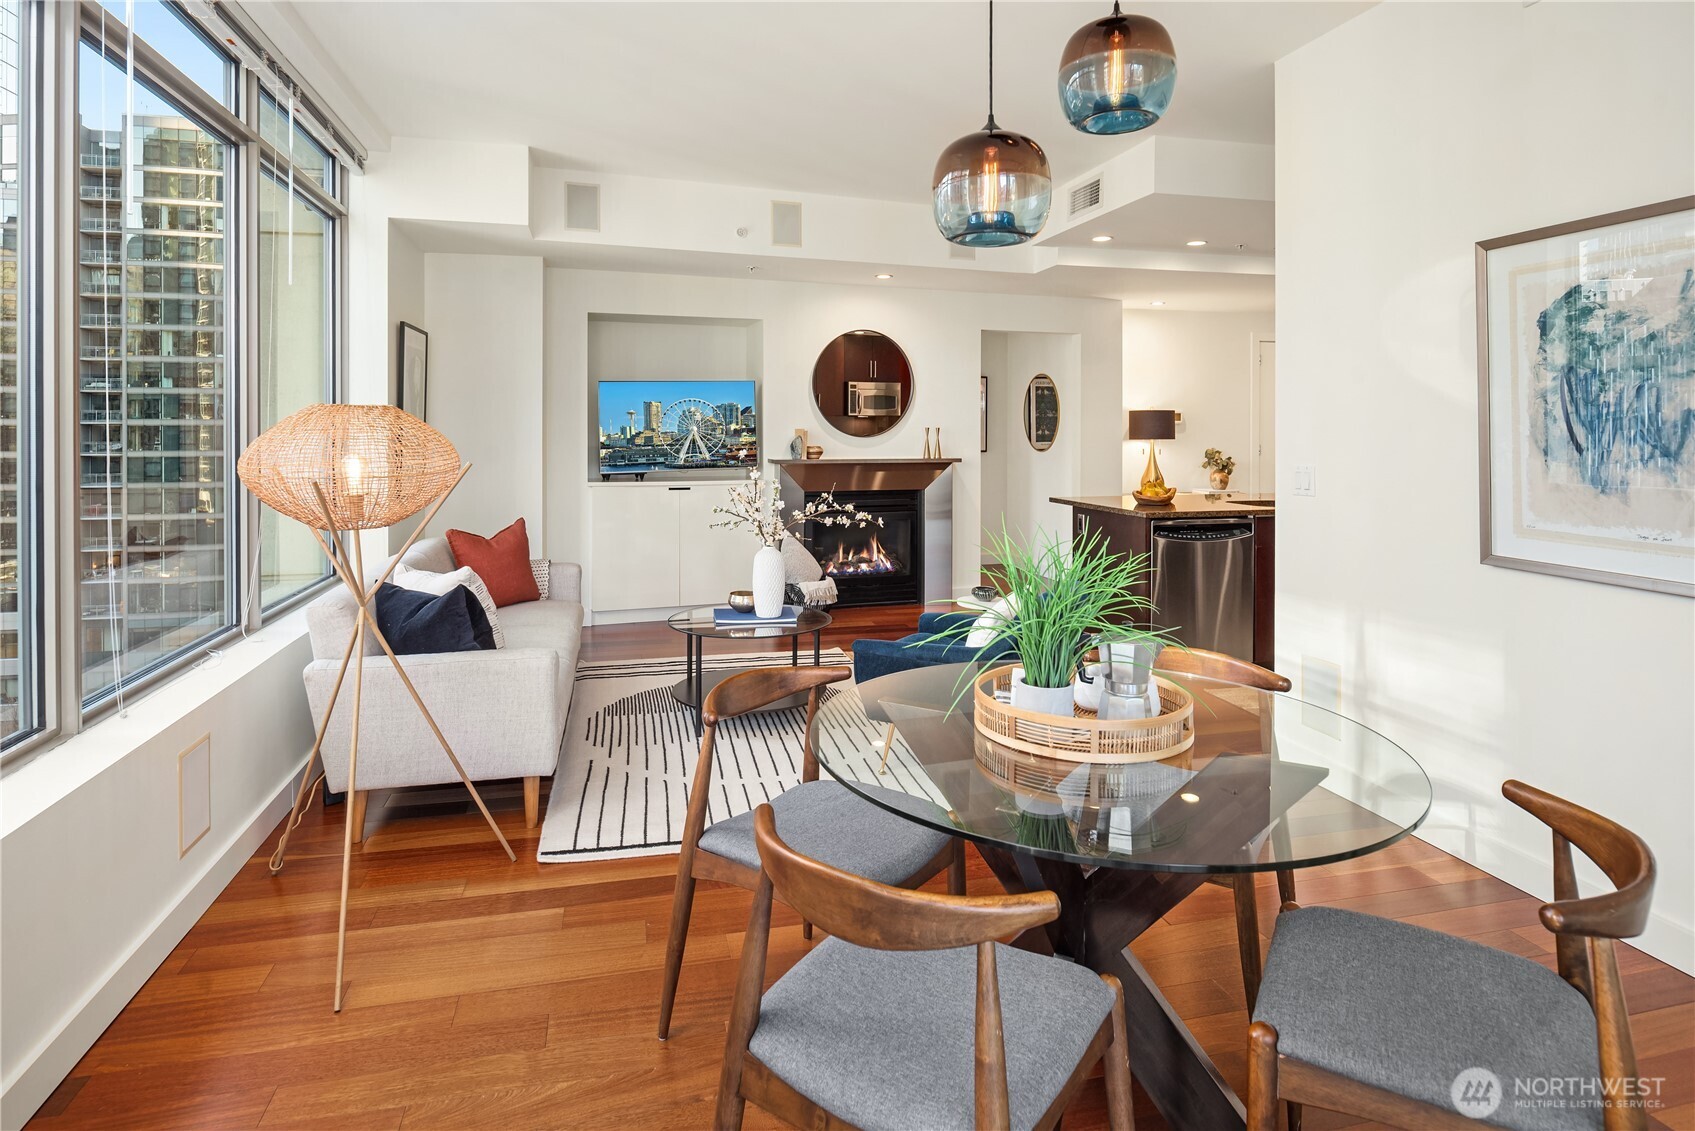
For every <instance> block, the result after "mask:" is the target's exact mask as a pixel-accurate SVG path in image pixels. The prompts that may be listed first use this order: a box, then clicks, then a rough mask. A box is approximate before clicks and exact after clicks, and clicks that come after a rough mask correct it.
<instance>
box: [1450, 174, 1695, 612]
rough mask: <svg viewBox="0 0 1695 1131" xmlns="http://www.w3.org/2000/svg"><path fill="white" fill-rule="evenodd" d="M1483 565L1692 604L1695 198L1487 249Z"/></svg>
mask: <svg viewBox="0 0 1695 1131" xmlns="http://www.w3.org/2000/svg"><path fill="white" fill-rule="evenodd" d="M1477 359H1478V421H1479V424H1478V448H1479V455H1478V461H1479V471H1480V473H1481V476H1480V477H1481V499H1482V508H1481V519H1482V522H1481V526H1482V560H1483V562H1484V563H1485V564H1486V565H1497V566H1505V567H1508V568H1511V569H1524V570H1531V571H1534V572H1537V573H1548V574H1556V575H1558V576H1561V577H1574V578H1580V579H1582V580H1585V581H1597V582H1602V583H1605V584H1609V585H1624V586H1630V587H1632V588H1637V589H1650V590H1655V591H1657V592H1662V593H1674V594H1681V595H1683V596H1695V197H1683V198H1681V199H1678V200H1669V201H1664V202H1662V203H1659V204H1651V205H1645V206H1643V207H1641V208H1632V209H1629V210H1627V211H1623V212H1613V213H1609V214H1607V215H1604V216H1591V217H1589V218H1587V219H1583V220H1575V221H1572V222H1570V223H1566V224H1557V225H1553V226H1551V227H1546V228H1538V229H1536V230H1534V231H1528V232H1520V233H1518V234H1516V235H1511V236H1502V237H1500V238H1498V239H1491V240H1484V241H1483V242H1481V243H1479V244H1478V245H1477Z"/></svg>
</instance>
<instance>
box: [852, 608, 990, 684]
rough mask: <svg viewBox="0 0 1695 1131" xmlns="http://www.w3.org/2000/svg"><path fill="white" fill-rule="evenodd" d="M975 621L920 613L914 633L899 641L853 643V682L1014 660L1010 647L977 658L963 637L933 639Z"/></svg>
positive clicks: (972, 615) (966, 616)
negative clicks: (919, 670) (945, 666)
mask: <svg viewBox="0 0 1695 1131" xmlns="http://www.w3.org/2000/svg"><path fill="white" fill-rule="evenodd" d="M976 619H977V614H976V613H924V614H923V615H921V616H920V617H919V618H918V631H917V632H914V633H912V634H911V635H909V636H903V637H901V638H900V639H899V640H855V641H854V642H853V681H854V682H855V683H857V684H864V683H866V682H867V681H869V680H873V679H876V678H877V677H878V676H884V675H892V674H893V673H895V672H904V671H911V670H912V669H913V668H928V667H933V666H935V665H936V664H963V663H967V662H969V661H971V660H975V659H982V660H1000V661H1007V662H1010V661H1011V660H1015V659H1017V658H1018V656H1017V653H1015V652H1014V651H1013V650H1012V648H1011V647H1010V646H1004V647H1002V648H1000V649H998V650H993V651H990V652H987V653H985V654H984V655H982V656H978V654H977V649H975V648H972V647H971V646H969V645H968V644H966V643H965V637H963V636H952V637H948V638H947V639H939V638H938V637H937V634H938V633H940V632H943V631H945V630H947V629H948V628H951V627H954V626H957V625H960V624H970V623H971V622H972V621H974V620H976Z"/></svg>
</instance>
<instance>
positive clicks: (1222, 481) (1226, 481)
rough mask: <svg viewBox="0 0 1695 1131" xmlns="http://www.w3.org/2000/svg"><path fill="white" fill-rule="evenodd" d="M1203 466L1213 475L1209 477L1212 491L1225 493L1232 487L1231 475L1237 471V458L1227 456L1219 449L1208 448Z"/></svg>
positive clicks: (1202, 462)
mask: <svg viewBox="0 0 1695 1131" xmlns="http://www.w3.org/2000/svg"><path fill="white" fill-rule="evenodd" d="M1201 466H1202V467H1204V468H1206V469H1207V470H1208V471H1209V472H1211V473H1212V474H1210V475H1208V476H1207V479H1208V481H1209V482H1210V483H1211V484H1212V489H1213V490H1214V491H1223V490H1225V489H1226V488H1228V487H1229V486H1230V473H1231V472H1233V471H1235V470H1236V457H1235V456H1227V455H1225V454H1224V453H1223V452H1221V451H1219V450H1218V449H1217V448H1208V449H1207V450H1206V458H1205V459H1203V460H1202V461H1201Z"/></svg>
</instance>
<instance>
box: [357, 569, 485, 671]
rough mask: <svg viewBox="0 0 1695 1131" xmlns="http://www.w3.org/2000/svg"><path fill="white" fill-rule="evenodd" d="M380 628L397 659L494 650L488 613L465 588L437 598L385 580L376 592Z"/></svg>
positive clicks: (453, 590)
mask: <svg viewBox="0 0 1695 1131" xmlns="http://www.w3.org/2000/svg"><path fill="white" fill-rule="evenodd" d="M377 627H378V628H379V629H381V630H382V634H383V635H384V636H385V637H387V638H388V646H389V647H390V648H393V649H394V654H395V655H397V656H422V655H430V654H432V653H436V652H475V651H477V650H478V649H480V648H493V647H494V631H493V630H492V629H491V628H490V627H489V623H488V614H487V613H485V612H483V605H482V602H481V601H478V600H477V598H476V596H475V595H474V594H473V593H472V592H471V591H470V590H469V589H467V588H465V587H464V586H463V585H456V586H454V587H453V588H452V589H450V590H449V591H448V592H446V593H443V594H441V595H439V596H437V595H436V594H434V593H420V592H418V591H417V590H415V589H402V588H401V587H400V586H398V585H391V584H389V583H388V582H386V581H385V582H384V583H383V585H382V588H380V589H378V590H377Z"/></svg>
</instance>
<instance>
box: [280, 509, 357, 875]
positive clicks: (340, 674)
mask: <svg viewBox="0 0 1695 1131" xmlns="http://www.w3.org/2000/svg"><path fill="white" fill-rule="evenodd" d="M312 533H313V535H314V536H316V537H317V539H318V545H320V546H323V547H324V553H326V554H329V552H330V551H329V545H328V544H327V543H326V542H325V541H324V539H323V536H322V535H320V534H318V532H317V531H316V530H314V531H312ZM330 560H331V561H334V560H335V558H334V555H331V557H330ZM356 627H357V626H356ZM358 635H359V634H358V632H357V631H355V632H352V633H349V634H348V637H347V647H346V648H345V649H343V651H342V653H341V668H340V669H339V670H338V671H337V672H336V675H335V686H334V687H332V688H330V702H329V706H327V707H325V708H324V718H323V721H322V722H320V723H319V724H318V736H317V737H316V738H315V739H313V740H312V752H311V753H310V754H308V755H306V771H305V773H304V774H302V775H301V778H300V789H299V791H298V792H297V793H295V795H294V808H293V809H291V810H289V814H288V821H287V822H285V823H284V825H283V830H282V835H281V836H279V837H277V850H276V851H275V852H274V853H272V854H271V875H273V876H274V875H276V874H277V873H279V872H281V871H282V870H283V864H284V862H285V861H286V859H287V856H288V838H289V834H291V833H292V832H294V830H295V829H296V828H298V827H299V826H300V820H301V817H302V816H303V810H304V808H305V806H306V799H307V797H308V796H309V795H310V794H311V792H312V787H313V786H314V785H316V784H317V778H314V777H313V776H312V765H313V763H315V762H316V761H317V760H318V751H319V750H320V749H321V748H322V747H323V745H324V735H325V734H327V733H328V732H329V729H330V716H331V715H333V714H335V703H336V700H337V699H338V698H339V697H340V696H341V683H342V680H344V679H346V678H347V663H348V660H349V659H351V658H352V656H353V642H354V641H355V640H356V639H358Z"/></svg>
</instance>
